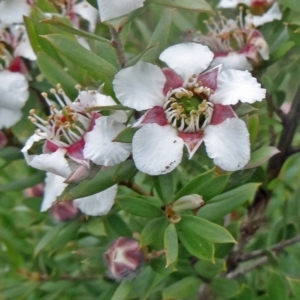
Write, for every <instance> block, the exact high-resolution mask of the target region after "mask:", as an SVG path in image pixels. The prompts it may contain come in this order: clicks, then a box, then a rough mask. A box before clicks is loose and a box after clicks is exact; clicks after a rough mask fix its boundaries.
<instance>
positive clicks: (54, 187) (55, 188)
mask: <svg viewBox="0 0 300 300" xmlns="http://www.w3.org/2000/svg"><path fill="white" fill-rule="evenodd" d="M64 181H65V178H64V177H61V176H58V175H55V174H53V173H50V172H47V173H46V179H45V183H46V185H45V190H44V199H43V203H42V207H41V211H46V210H47V209H49V208H50V207H51V206H52V204H53V203H54V202H55V201H56V199H57V197H58V196H60V195H61V194H62V192H63V191H64V189H65V187H66V186H67V184H66V183H64Z"/></svg>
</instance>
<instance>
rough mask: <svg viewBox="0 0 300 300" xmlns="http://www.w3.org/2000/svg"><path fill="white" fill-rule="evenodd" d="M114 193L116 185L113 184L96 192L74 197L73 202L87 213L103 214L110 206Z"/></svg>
mask: <svg viewBox="0 0 300 300" xmlns="http://www.w3.org/2000/svg"><path fill="white" fill-rule="evenodd" d="M116 194H117V185H114V186H112V187H110V188H108V189H106V190H104V191H102V192H100V193H98V194H95V195H92V196H88V197H84V198H80V199H76V200H74V201H73V204H74V205H75V206H76V207H78V208H79V209H80V210H81V211H82V212H83V213H85V214H87V215H90V216H103V215H106V214H107V213H108V212H109V211H110V209H111V208H112V206H113V204H114V201H115V197H116Z"/></svg>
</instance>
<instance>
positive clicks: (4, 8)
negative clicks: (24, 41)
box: [0, 0, 33, 25]
mask: <svg viewBox="0 0 300 300" xmlns="http://www.w3.org/2000/svg"><path fill="white" fill-rule="evenodd" d="M32 5H33V0H9V1H0V23H2V24H5V25H11V24H13V23H23V16H28V15H29V14H30V10H31V6H32Z"/></svg>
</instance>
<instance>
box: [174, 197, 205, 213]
mask: <svg viewBox="0 0 300 300" xmlns="http://www.w3.org/2000/svg"><path fill="white" fill-rule="evenodd" d="M203 204H204V201H203V199H202V197H201V196H200V195H197V194H193V195H187V196H183V197H181V198H179V199H178V200H177V201H176V202H175V203H174V204H173V208H172V209H173V211H174V212H181V211H184V210H191V209H195V208H198V207H200V206H202V205H203Z"/></svg>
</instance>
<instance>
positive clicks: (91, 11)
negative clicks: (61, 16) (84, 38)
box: [73, 0, 98, 32]
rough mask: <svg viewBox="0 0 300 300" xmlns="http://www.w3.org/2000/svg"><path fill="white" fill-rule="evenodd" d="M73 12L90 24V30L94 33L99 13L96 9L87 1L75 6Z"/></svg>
mask: <svg viewBox="0 0 300 300" xmlns="http://www.w3.org/2000/svg"><path fill="white" fill-rule="evenodd" d="M73 11H74V12H75V13H76V14H78V15H79V16H80V17H81V18H83V19H85V20H87V21H88V22H89V30H90V31H91V32H93V31H94V30H95V27H96V22H97V18H98V11H97V9H96V8H95V7H93V6H92V5H91V4H89V3H88V2H87V1H86V0H84V1H82V2H79V3H77V4H75V5H74V8H73Z"/></svg>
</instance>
